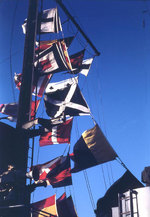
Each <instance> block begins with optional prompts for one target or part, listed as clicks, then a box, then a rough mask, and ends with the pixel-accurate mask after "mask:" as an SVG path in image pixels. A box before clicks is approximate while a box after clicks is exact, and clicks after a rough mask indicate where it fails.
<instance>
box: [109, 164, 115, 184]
mask: <svg viewBox="0 0 150 217" xmlns="http://www.w3.org/2000/svg"><path fill="white" fill-rule="evenodd" d="M109 166H110V171H111V178H112V182H113V183H114V176H113V171H112V165H111V162H109Z"/></svg>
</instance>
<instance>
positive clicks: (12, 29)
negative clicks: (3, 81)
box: [10, 0, 18, 102]
mask: <svg viewBox="0 0 150 217" xmlns="http://www.w3.org/2000/svg"><path fill="white" fill-rule="evenodd" d="M17 6H18V1H17V0H16V5H15V9H14V13H13V19H12V28H11V34H10V77H11V87H12V94H13V98H14V102H16V98H15V91H14V86H13V84H14V81H13V71H12V41H13V33H14V25H15V18H16V11H17Z"/></svg>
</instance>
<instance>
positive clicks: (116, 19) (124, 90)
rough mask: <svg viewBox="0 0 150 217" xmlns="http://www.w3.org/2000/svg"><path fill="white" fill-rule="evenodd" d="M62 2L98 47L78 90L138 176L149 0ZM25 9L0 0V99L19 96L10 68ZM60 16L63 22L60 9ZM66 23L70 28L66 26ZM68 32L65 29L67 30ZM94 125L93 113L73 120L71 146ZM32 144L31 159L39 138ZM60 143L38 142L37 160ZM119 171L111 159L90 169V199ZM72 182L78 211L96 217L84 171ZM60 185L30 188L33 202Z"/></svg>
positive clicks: (149, 70)
mask: <svg viewBox="0 0 150 217" xmlns="http://www.w3.org/2000/svg"><path fill="white" fill-rule="evenodd" d="M16 2H18V4H17V5H16ZM63 2H64V4H65V5H66V6H67V8H68V9H69V11H70V12H71V13H72V15H73V16H74V17H75V18H76V19H77V21H78V22H79V24H81V26H82V27H83V29H84V31H85V32H86V34H87V35H88V37H89V38H90V39H91V40H92V42H93V43H94V45H95V46H96V47H97V49H98V50H99V51H100V52H101V55H100V56H99V57H96V58H95V59H94V62H93V64H92V67H91V70H90V72H89V76H88V77H87V79H86V78H85V77H83V76H82V75H81V76H80V81H79V86H80V87H81V90H82V93H83V95H84V97H85V99H86V101H87V103H88V104H89V107H90V109H91V112H92V114H93V116H94V118H95V120H96V121H97V122H98V124H99V125H100V127H101V129H102V130H103V132H104V134H105V135H106V137H107V139H108V141H109V142H110V144H111V145H112V147H113V148H114V150H115V151H116V152H117V154H118V155H119V157H120V158H121V160H122V161H123V162H124V163H125V165H126V166H127V167H128V169H129V170H130V171H131V172H132V173H133V174H134V175H135V176H136V177H137V178H138V179H139V180H140V179H141V171H142V170H143V169H144V167H145V166H150V160H149V156H150V61H149V59H150V2H149V1H146V0H145V1H144V0H143V1H136V0H134V1H125V0H124V1H122V0H120V1H113V0H112V1H111V0H110V1H107V0H103V1H102V0H76V1H73V0H72V1H69V0H64V1H63ZM16 6H17V7H16ZM54 6H55V3H54V1H52V0H44V9H47V8H51V7H54ZM15 8H16V13H15ZM27 10H28V1H27V0H20V1H19V0H18V1H16V0H0V27H1V31H0V45H1V46H0V48H1V49H0V75H1V79H0V104H1V103H10V102H14V96H13V91H12V86H13V87H14V92H15V100H16V101H17V100H18V94H19V92H18V90H16V89H15V86H14V84H13V83H12V82H13V81H12V77H13V75H14V72H17V73H20V72H21V71H22V60H23V47H24V38H25V36H24V35H23V33H22V29H21V25H22V23H23V21H24V19H25V18H26V17H27ZM143 11H147V12H145V13H143ZM60 17H61V18H62V20H63V21H64V20H65V16H64V14H63V12H62V11H61V9H60ZM64 29H65V30H69V31H70V32H71V31H72V29H71V28H70V29H67V28H64ZM65 30H64V34H65V36H67V31H66V32H65ZM70 35H71V33H70ZM48 37H49V36H47V38H48ZM80 41H83V39H82V37H81V36H80V40H78V42H76V41H75V42H74V45H72V46H71V48H70V50H69V52H70V54H72V53H74V52H77V51H80V50H81V49H82V46H80V45H79V42H80ZM77 44H78V46H76V45H77ZM10 56H11V58H10ZM87 56H90V55H87ZM65 78H66V75H64V74H62V73H61V74H59V75H58V74H57V75H56V76H54V79H53V81H56V80H63V79H65ZM43 111H44V110H43V103H42V104H41V107H40V109H39V112H38V114H37V116H38V117H39V116H41V115H43V114H44V117H47V116H46V115H45V113H43ZM2 116H3V115H0V117H2ZM7 123H8V124H12V123H9V122H7ZM13 126H15V124H13ZM92 126H93V122H92V120H91V118H90V117H76V118H75V120H74V124H73V130H72V138H71V150H72V148H73V145H74V144H75V142H76V141H77V139H78V138H79V137H80V135H81V134H82V132H83V131H84V130H86V129H88V128H90V127H92ZM35 147H36V148H35V157H34V163H35V164H36V163H37V153H38V139H37V140H36V144H35ZM65 147H66V144H64V145H56V146H51V147H50V146H47V147H43V148H40V150H39V160H38V163H44V162H46V161H48V160H51V159H53V158H54V157H57V156H59V155H61V154H62V153H63V151H64V149H65ZM102 171H104V177H105V180H104V177H103V172H102ZM124 171H125V170H124V169H123V168H122V166H121V165H120V164H119V163H118V162H116V161H113V162H111V163H106V164H104V165H103V166H101V165H99V166H96V167H93V168H90V169H88V170H87V174H88V178H89V182H90V186H91V190H92V194H93V198H94V202H95V204H96V202H97V200H98V199H99V198H100V197H102V196H103V195H104V193H105V191H106V188H108V187H109V186H110V184H112V183H113V180H116V179H117V178H119V177H120V176H121V175H122V174H123V172H124ZM105 182H106V185H105ZM73 186H74V187H67V188H66V191H67V195H69V194H70V192H71V194H72V196H73V198H74V199H75V205H76V208H77V212H78V215H79V217H85V216H86V217H94V216H95V215H94V213H93V210H92V206H91V203H90V199H89V195H88V192H87V187H86V184H85V179H84V175H83V173H82V172H80V173H77V174H73ZM63 190H64V189H63V188H61V189H57V191H56V190H55V189H52V187H50V186H49V187H48V188H47V189H43V188H42V189H41V190H37V191H35V194H34V201H37V200H40V199H44V198H46V197H48V196H51V195H52V194H54V193H55V192H56V193H57V195H58V197H59V196H60V194H61V193H63Z"/></svg>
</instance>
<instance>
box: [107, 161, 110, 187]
mask: <svg viewBox="0 0 150 217" xmlns="http://www.w3.org/2000/svg"><path fill="white" fill-rule="evenodd" d="M106 168H107V174H108V180H109V185H110V186H111V181H110V175H109V168H108V164H106Z"/></svg>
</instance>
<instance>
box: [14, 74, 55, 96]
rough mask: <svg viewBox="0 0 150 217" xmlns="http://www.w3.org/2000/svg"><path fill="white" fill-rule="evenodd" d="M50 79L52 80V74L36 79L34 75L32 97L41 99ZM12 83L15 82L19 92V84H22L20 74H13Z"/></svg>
mask: <svg viewBox="0 0 150 217" xmlns="http://www.w3.org/2000/svg"><path fill="white" fill-rule="evenodd" d="M35 73H36V71H35ZM51 78H52V74H49V75H43V76H38V78H36V74H35V77H34V81H33V87H32V93H33V94H34V95H37V96H38V97H42V95H43V93H44V91H45V88H46V86H47V84H48V82H49V81H50V79H51ZM14 81H15V84H16V87H17V88H18V89H19V90H20V88H21V82H22V74H21V73H20V74H16V73H15V76H14Z"/></svg>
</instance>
